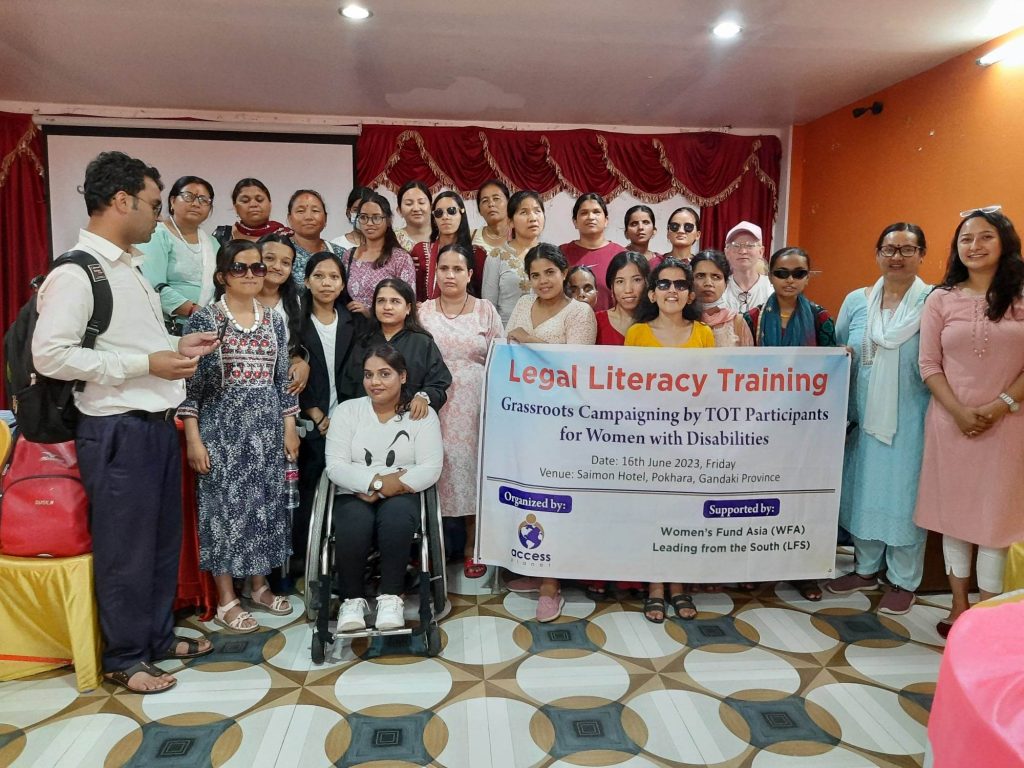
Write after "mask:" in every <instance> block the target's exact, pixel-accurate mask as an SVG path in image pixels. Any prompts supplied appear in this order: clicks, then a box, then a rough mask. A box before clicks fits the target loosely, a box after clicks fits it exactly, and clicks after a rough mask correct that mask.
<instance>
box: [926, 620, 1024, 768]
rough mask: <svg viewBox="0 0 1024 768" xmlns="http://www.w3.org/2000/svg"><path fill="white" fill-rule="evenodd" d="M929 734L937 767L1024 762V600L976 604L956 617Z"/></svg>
mask: <svg viewBox="0 0 1024 768" xmlns="http://www.w3.org/2000/svg"><path fill="white" fill-rule="evenodd" d="M928 738H929V740H930V741H931V744H932V753H933V755H934V758H935V763H934V767H935V768H964V766H991V767H992V768H996V766H998V767H999V768H1013V767H1014V766H1024V602H1016V603H1009V604H1006V605H1000V606H996V607H993V608H984V609H979V608H974V609H971V610H970V611H968V612H967V613H965V614H964V615H963V616H961V617H960V618H959V619H957V621H956V624H955V625H954V627H953V630H952V631H951V632H950V633H949V641H948V642H947V644H946V651H945V654H944V655H943V658H942V667H941V668H940V670H939V680H938V684H937V686H936V689H935V700H934V702H933V703H932V711H931V717H930V718H929V721H928Z"/></svg>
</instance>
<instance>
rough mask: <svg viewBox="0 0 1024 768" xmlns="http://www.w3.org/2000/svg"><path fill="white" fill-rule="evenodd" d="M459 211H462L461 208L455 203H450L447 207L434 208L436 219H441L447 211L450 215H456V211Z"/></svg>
mask: <svg viewBox="0 0 1024 768" xmlns="http://www.w3.org/2000/svg"><path fill="white" fill-rule="evenodd" d="M459 212H460V209H459V208H456V207H455V206H454V205H449V206H448V207H447V208H435V209H434V218H435V219H440V218H441V217H442V216H444V215H445V214H446V213H447V214H448V215H449V216H454V215H455V214H456V213H459Z"/></svg>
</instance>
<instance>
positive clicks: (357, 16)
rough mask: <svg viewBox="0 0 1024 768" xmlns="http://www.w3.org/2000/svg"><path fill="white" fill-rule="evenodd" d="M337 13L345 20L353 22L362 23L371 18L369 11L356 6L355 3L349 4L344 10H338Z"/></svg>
mask: <svg viewBox="0 0 1024 768" xmlns="http://www.w3.org/2000/svg"><path fill="white" fill-rule="evenodd" d="M338 13H340V14H341V15H342V16H344V17H345V18H346V19H352V20H353V21H363V20H364V19H368V18H370V17H371V16H373V14H372V13H370V11H369V10H367V9H366V8H363V6H361V5H356V4H355V3H350V4H348V5H346V6H345V7H344V8H340V9H339V10H338Z"/></svg>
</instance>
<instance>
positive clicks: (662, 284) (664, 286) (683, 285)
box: [654, 280, 690, 291]
mask: <svg viewBox="0 0 1024 768" xmlns="http://www.w3.org/2000/svg"><path fill="white" fill-rule="evenodd" d="M654 288H655V290H658V291H667V290H669V289H670V288H675V289H676V290H677V291H688V290H690V284H689V283H688V282H686V281H685V280H658V281H657V282H656V283H655V284H654Z"/></svg>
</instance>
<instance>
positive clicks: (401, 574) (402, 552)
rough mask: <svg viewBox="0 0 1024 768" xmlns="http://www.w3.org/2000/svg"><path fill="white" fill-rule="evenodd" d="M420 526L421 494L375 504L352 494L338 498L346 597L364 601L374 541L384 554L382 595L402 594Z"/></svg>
mask: <svg viewBox="0 0 1024 768" xmlns="http://www.w3.org/2000/svg"><path fill="white" fill-rule="evenodd" d="M419 526H420V497H419V494H418V493H403V494H402V495H401V496H392V497H391V498H388V499H383V500H381V501H376V502H373V503H370V502H367V501H363V500H362V499H360V498H358V497H356V496H352V495H351V494H342V495H339V496H337V497H335V500H334V537H335V541H336V542H337V562H338V572H339V573H340V574H341V595H342V597H343V598H344V599H345V600H348V599H350V598H353V597H364V594H363V587H364V584H363V575H364V574H365V573H366V558H367V557H369V555H370V548H371V547H372V545H373V541H374V538H376V540H377V548H378V549H379V550H380V593H381V594H382V595H400V594H402V586H403V584H404V582H405V569H406V566H407V565H408V564H409V548H410V546H411V545H412V539H413V536H415V535H416V531H417V530H418V529H419Z"/></svg>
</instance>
